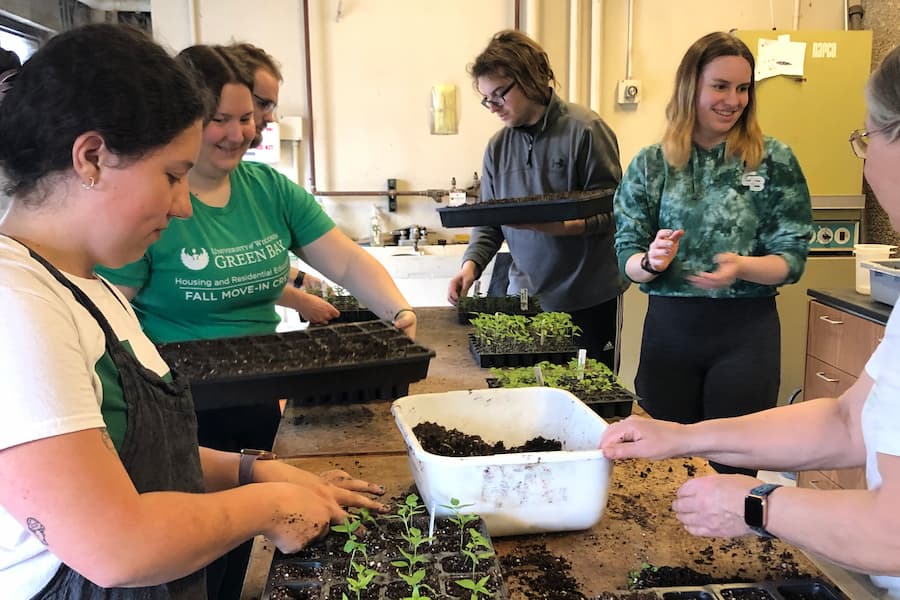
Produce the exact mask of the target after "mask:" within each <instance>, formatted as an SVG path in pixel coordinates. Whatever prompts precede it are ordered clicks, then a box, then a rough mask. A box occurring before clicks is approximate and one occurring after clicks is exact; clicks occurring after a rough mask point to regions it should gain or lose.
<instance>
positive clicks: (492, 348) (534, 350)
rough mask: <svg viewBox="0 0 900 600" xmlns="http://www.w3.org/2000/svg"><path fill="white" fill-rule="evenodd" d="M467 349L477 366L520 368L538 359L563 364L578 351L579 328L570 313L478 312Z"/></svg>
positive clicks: (537, 361) (538, 360)
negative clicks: (576, 343) (525, 314)
mask: <svg viewBox="0 0 900 600" xmlns="http://www.w3.org/2000/svg"><path fill="white" fill-rule="evenodd" d="M472 325H473V326H474V327H475V333H473V334H470V335H469V351H470V352H471V353H472V356H473V358H474V359H475V362H476V363H477V364H478V366H479V367H482V368H485V367H523V366H530V365H534V364H537V363H539V362H541V361H549V362H552V363H564V362H567V361H568V360H569V359H571V358H573V357H574V356H575V354H576V353H577V351H578V348H577V347H576V345H575V337H576V336H577V335H578V334H579V332H580V331H581V328H580V327H578V326H577V325H574V324H573V323H572V317H571V315H569V314H567V313H561V312H544V313H539V314H537V315H535V316H533V317H526V316H524V315H505V314H501V313H495V314H493V315H488V314H483V313H479V314H478V316H476V317H475V318H474V319H472Z"/></svg>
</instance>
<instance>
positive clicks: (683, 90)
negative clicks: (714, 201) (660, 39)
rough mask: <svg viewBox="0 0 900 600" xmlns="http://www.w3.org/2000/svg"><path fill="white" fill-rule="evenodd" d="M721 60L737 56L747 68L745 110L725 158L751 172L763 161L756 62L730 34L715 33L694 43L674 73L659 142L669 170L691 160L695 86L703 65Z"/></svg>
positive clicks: (729, 139)
mask: <svg viewBox="0 0 900 600" xmlns="http://www.w3.org/2000/svg"><path fill="white" fill-rule="evenodd" d="M721 56H739V57H741V58H743V59H744V60H746V61H747V62H748V63H749V64H750V88H749V89H748V90H747V106H745V107H744V111H743V112H742V113H741V116H740V118H739V119H738V121H737V123H735V124H734V127H732V128H731V131H729V132H728V135H727V136H726V138H725V153H726V156H738V157H740V159H741V160H742V161H743V162H744V164H745V165H746V166H747V167H748V168H750V169H755V168H756V167H758V166H759V163H760V162H761V161H762V158H763V134H762V129H760V127H759V121H758V120H757V118H756V85H755V79H754V70H755V68H756V62H755V61H754V59H753V54H752V53H751V52H750V49H749V48H748V47H747V45H746V44H745V43H744V42H742V41H741V40H740V39H738V38H737V37H735V36H734V35H731V34H730V33H724V32H719V31H717V32H714V33H709V34H707V35H705V36H703V37H702V38H700V39H699V40H697V41H696V42H694V43H693V44H692V45H691V47H690V48H688V50H687V52H686V53H685V55H684V57H683V58H682V59H681V64H680V65H678V71H677V72H676V73H675V89H674V91H673V92H672V97H671V99H670V100H669V104H668V105H667V106H666V118H667V119H668V122H669V123H668V126H667V127H666V132H665V134H664V135H663V139H662V149H663V154H664V155H665V157H666V161H667V162H668V163H669V164H670V165H671V166H672V167H675V168H677V169H680V168H682V167H684V165H686V164H687V161H688V159H689V158H690V156H691V145H692V143H693V135H694V127H695V126H696V124H697V82H698V81H699V80H700V75H701V74H702V73H703V69H704V68H706V65H708V64H709V63H711V62H712V61H713V60H715V59H717V58H719V57H721Z"/></svg>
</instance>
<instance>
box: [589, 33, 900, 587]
mask: <svg viewBox="0 0 900 600" xmlns="http://www.w3.org/2000/svg"><path fill="white" fill-rule="evenodd" d="M898 82H900V48H894V49H893V50H891V51H890V52H889V53H888V54H887V56H885V58H884V59H883V60H882V61H881V64H880V65H879V66H878V67H877V68H876V69H875V71H874V72H873V73H872V76H871V77H870V78H869V82H868V84H867V85H866V90H865V96H866V110H867V113H868V115H867V117H866V122H865V127H866V129H865V130H864V131H856V132H854V133H853V134H852V135H851V136H850V144H851V148H852V150H853V152H854V153H855V154H856V155H857V156H858V157H859V158H864V159H865V161H866V162H865V167H864V171H863V172H864V174H865V178H866V182H867V183H868V184H869V187H870V188H871V189H872V192H873V193H874V194H875V197H876V198H877V200H878V204H879V205H881V207H882V208H883V209H884V211H885V213H887V216H888V218H889V219H890V222H891V225H892V226H893V227H894V231H897V230H898V229H900V177H898V173H900V85H898ZM685 239H687V238H686V237H685ZM898 307H900V305H898V306H895V307H894V308H893V309H892V310H891V314H890V317H889V318H888V322H887V326H886V328H885V332H884V337H883V339H882V341H881V343H880V344H879V345H878V348H877V349H876V350H875V352H874V353H873V354H872V356H871V358H870V359H869V360H868V362H867V363H866V366H865V369H864V371H863V373H862V374H861V375H860V376H859V378H858V379H857V380H856V381H855V382H854V383H853V385H852V386H851V387H850V388H849V389H848V390H847V391H845V392H844V393H843V394H841V395H840V396H839V397H838V398H816V399H808V400H807V401H806V402H799V403H796V404H792V405H789V406H780V407H778V408H773V409H770V410H767V411H764V412H758V413H754V414H750V415H746V416H742V417H736V418H728V419H715V420H709V421H704V422H701V423H696V424H692V425H681V424H678V423H671V422H666V421H658V420H650V419H643V418H639V417H630V418H628V419H626V420H624V421H621V422H619V423H614V424H612V425H610V426H609V427H608V428H607V429H606V430H605V431H604V433H603V436H602V438H601V441H600V447H601V448H602V449H603V453H604V455H605V456H606V457H607V458H610V459H616V460H618V459H627V458H638V457H639V458H654V459H658V458H667V457H677V456H702V457H704V458H707V459H711V460H715V461H719V462H723V463H727V464H732V465H738V466H743V467H746V468H764V469H771V470H773V471H805V470H815V469H847V468H853V467H862V466H864V467H865V469H866V488H867V489H865V490H846V489H838V490H820V489H812V488H796V487H787V486H785V487H779V486H776V485H775V484H763V482H762V481H760V480H759V479H756V478H753V477H747V476H743V475H714V476H710V477H696V478H693V479H690V480H688V481H687V482H686V483H685V484H684V485H682V486H681V488H680V489H679V490H678V493H677V496H676V498H675V500H674V502H673V503H672V509H673V510H674V512H675V515H676V516H677V518H678V519H679V520H680V521H681V522H682V524H683V525H684V527H685V529H686V530H687V531H688V532H689V533H691V534H692V535H698V536H705V537H717V538H724V537H738V536H743V535H748V534H750V533H756V534H757V535H761V536H777V537H778V538H780V539H782V540H783V541H784V542H785V543H787V544H791V545H793V546H796V547H798V548H802V549H803V550H804V552H806V553H809V554H812V555H815V556H818V557H821V558H822V559H825V560H827V561H829V562H831V563H834V564H837V565H840V566H842V567H844V568H846V569H850V570H852V571H857V572H859V573H865V574H868V575H869V578H870V579H871V581H872V583H873V584H874V585H875V586H877V587H879V588H882V589H883V590H884V591H883V592H876V593H871V594H870V593H868V592H869V590H865V592H866V593H865V594H864V595H865V596H866V597H872V598H881V599H890V600H900V548H898V539H900V538H898V532H900V511H898V510H897V506H898V504H900V369H897V365H898V364H900V308H898ZM741 383H743V382H741ZM760 488H761V489H760Z"/></svg>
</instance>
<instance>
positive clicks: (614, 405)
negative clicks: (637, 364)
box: [486, 377, 638, 419]
mask: <svg viewBox="0 0 900 600" xmlns="http://www.w3.org/2000/svg"><path fill="white" fill-rule="evenodd" d="M486 381H487V384H488V387H489V388H502V387H503V384H502V383H500V382H499V381H498V380H497V378H496V377H488V378H487V379H486ZM561 389H566V388H561ZM567 391H569V392H571V393H572V394H574V395H575V397H576V398H578V399H579V400H581V401H582V402H584V403H585V404H586V405H587V407H588V408H590V409H591V410H592V411H594V412H595V413H597V414H598V415H600V417H602V418H604V419H613V418H616V417H627V416H629V415H630V414H631V409H632V408H633V406H634V403H635V402H637V400H638V397H637V396H635V395H634V394H632V393H631V392H629V391H628V390H626V389H625V388H623V387H618V386H617V387H616V388H615V389H613V390H609V391H606V392H605V393H604V394H603V398H596V397H595V398H587V397H585V396H583V395H581V394H578V393H577V392H575V391H573V390H567Z"/></svg>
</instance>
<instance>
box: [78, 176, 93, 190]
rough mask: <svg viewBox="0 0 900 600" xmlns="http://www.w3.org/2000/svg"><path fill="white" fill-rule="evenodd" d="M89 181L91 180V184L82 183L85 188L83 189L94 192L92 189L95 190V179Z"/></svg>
mask: <svg viewBox="0 0 900 600" xmlns="http://www.w3.org/2000/svg"><path fill="white" fill-rule="evenodd" d="M89 179H90V180H91V181H90V183H85V182H83V181H82V182H81V187H83V188H84V189H86V190H92V189H94V183H95V182H94V177H93V176H91V177H90V178H89Z"/></svg>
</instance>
